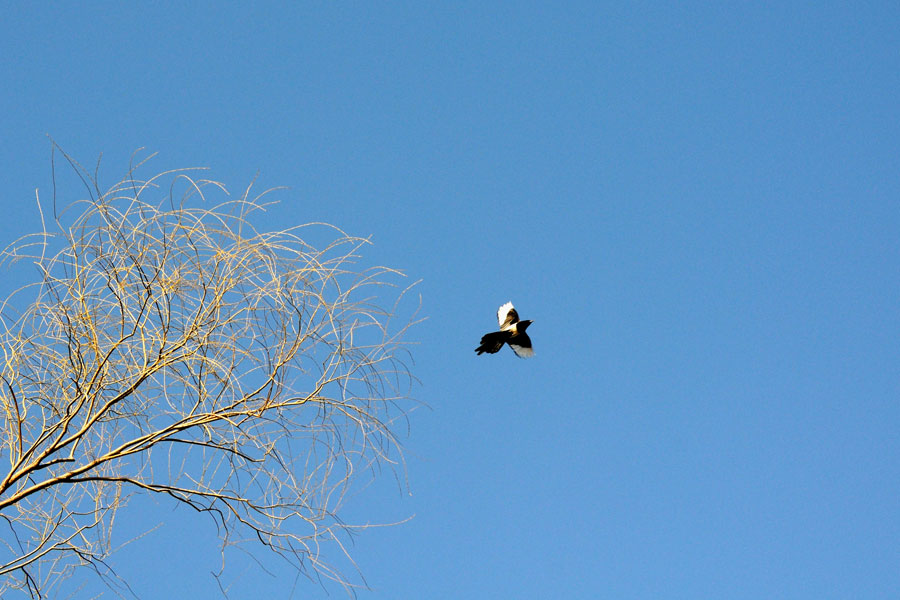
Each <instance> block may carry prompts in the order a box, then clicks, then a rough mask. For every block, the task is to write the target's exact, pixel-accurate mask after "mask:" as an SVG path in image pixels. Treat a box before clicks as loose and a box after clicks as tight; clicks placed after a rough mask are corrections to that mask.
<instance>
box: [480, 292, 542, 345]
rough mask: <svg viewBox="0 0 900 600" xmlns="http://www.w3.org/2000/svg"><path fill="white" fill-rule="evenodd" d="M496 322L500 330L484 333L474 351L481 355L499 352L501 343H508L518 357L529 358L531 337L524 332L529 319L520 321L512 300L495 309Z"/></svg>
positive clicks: (529, 322)
mask: <svg viewBox="0 0 900 600" xmlns="http://www.w3.org/2000/svg"><path fill="white" fill-rule="evenodd" d="M497 322H498V323H499V324H500V331H493V332H491V333H486V334H484V335H483V336H482V338H481V345H479V346H478V347H477V348H475V352H477V353H478V354H479V355H481V354H482V353H484V352H487V353H488V354H494V353H495V352H499V351H500V348H502V347H503V344H508V345H509V347H510V348H512V350H513V352H515V353H516V356H518V357H519V358H531V357H532V356H534V349H532V347H531V338H530V337H528V334H527V333H525V330H526V329H528V326H529V325H531V321H520V320H519V313H518V312H516V309H515V308H514V307H513V305H512V302H507V303H506V304H504V305H503V306H501V307H500V309H499V310H498V311H497Z"/></svg>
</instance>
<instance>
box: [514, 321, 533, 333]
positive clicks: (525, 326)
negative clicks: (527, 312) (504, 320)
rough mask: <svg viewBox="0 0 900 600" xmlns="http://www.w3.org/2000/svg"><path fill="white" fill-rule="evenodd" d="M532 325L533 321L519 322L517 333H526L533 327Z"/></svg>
mask: <svg viewBox="0 0 900 600" xmlns="http://www.w3.org/2000/svg"><path fill="white" fill-rule="evenodd" d="M531 323H532V321H531V320H528V321H519V322H518V323H516V330H517V331H525V330H526V329H528V326H529V325H531Z"/></svg>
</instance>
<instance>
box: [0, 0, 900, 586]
mask: <svg viewBox="0 0 900 600" xmlns="http://www.w3.org/2000/svg"><path fill="white" fill-rule="evenodd" d="M189 4H190V5H189V6H183V3H153V4H149V3H147V4H143V5H134V3H112V2H86V3H56V4H41V5H37V4H32V3H18V4H12V3H7V4H5V6H4V8H3V11H2V16H0V53H2V56H3V58H2V60H0V81H2V87H3V89H4V90H5V91H4V92H2V94H0V122H2V140H3V143H2V144H0V181H2V182H3V188H2V196H0V203H2V204H0V206H2V210H3V214H4V215H5V218H3V219H2V220H0V241H2V242H3V243H4V244H5V243H7V242H9V241H11V240H12V239H14V238H15V237H18V236H19V235H22V234H24V233H28V232H31V231H35V230H37V229H38V227H39V219H38V215H37V212H36V209H35V205H34V189H35V188H39V189H40V190H41V193H42V195H45V194H48V193H49V191H50V145H49V142H48V140H47V138H46V137H45V134H50V135H52V136H53V138H54V139H55V140H56V141H57V142H58V143H59V144H60V145H61V146H62V147H63V148H64V149H65V150H66V151H67V152H69V153H70V154H72V155H73V156H75V157H76V158H78V159H79V160H81V161H82V162H84V163H88V164H92V163H93V162H94V161H95V160H96V157H97V155H98V154H99V153H100V152H103V153H104V160H103V165H104V167H103V169H102V171H101V173H105V177H106V179H105V181H106V182H107V183H109V184H111V183H113V182H114V181H116V178H117V177H119V176H120V175H122V173H123V172H124V169H125V165H126V162H127V159H128V157H129V156H130V154H131V152H132V151H134V150H135V149H137V148H139V147H146V148H147V149H148V150H150V151H158V152H159V157H158V158H156V159H155V160H154V161H153V162H152V163H151V165H150V166H149V168H148V169H149V171H148V172H155V171H158V170H163V169H166V168H173V167H186V166H207V167H210V168H211V175H212V176H213V177H214V178H216V179H219V180H221V181H223V182H225V183H226V184H227V185H228V187H229V188H230V189H231V190H232V191H235V192H238V191H240V190H241V189H243V188H244V187H245V186H246V185H247V183H248V182H249V181H250V180H251V179H252V177H253V176H254V175H255V174H256V173H257V172H259V173H260V177H259V185H260V187H267V186H276V185H285V186H289V188H290V189H289V190H288V191H285V192H281V193H280V194H279V198H280V200H281V203H280V204H279V205H278V206H276V207H275V208H273V209H272V210H271V211H270V213H269V215H268V216H267V218H269V219H270V220H271V223H270V226H271V227H272V228H280V227H282V226H285V225H290V224H295V223H296V224H299V223H304V222H309V221H327V222H330V223H333V224H335V225H338V226H340V227H341V228H343V229H345V230H346V231H348V232H349V233H352V234H357V235H362V236H368V235H371V236H372V239H373V241H374V245H373V246H372V247H370V248H369V249H368V251H367V260H368V261H370V263H371V264H375V263H385V264H389V265H391V266H395V267H397V268H400V269H403V270H404V271H405V272H406V273H408V275H409V277H410V279H411V280H416V279H420V278H421V279H422V280H423V282H422V284H421V285H420V286H419V288H418V289H419V291H420V293H421V294H422V297H423V313H424V314H425V315H427V316H428V317H429V320H428V321H426V322H425V323H424V324H422V325H421V326H419V327H418V328H417V329H416V330H415V331H414V332H413V335H412V339H413V340H415V341H417V342H419V345H418V346H416V347H415V349H414V356H415V360H416V364H415V373H416V374H417V375H418V377H419V378H420V379H421V382H422V384H421V386H419V387H418V388H416V390H415V395H416V396H417V397H418V398H419V399H420V400H422V401H423V402H425V403H427V404H428V405H429V406H430V409H427V410H418V411H416V412H415V413H414V414H413V417H412V420H411V422H412V433H411V435H410V436H409V437H408V438H407V439H406V440H405V445H406V448H407V453H408V460H409V465H408V470H409V479H410V491H411V493H412V495H411V496H409V495H407V494H406V493H405V492H402V491H400V490H398V488H397V485H396V483H394V482H393V481H392V480H391V479H390V478H389V477H388V478H387V479H386V480H384V481H380V482H379V483H378V484H376V485H373V486H371V487H370V488H368V489H367V490H365V491H364V492H363V493H362V494H360V495H359V496H358V497H356V498H355V499H354V500H353V502H352V503H351V505H350V506H349V507H348V508H349V512H348V519H349V520H351V521H353V520H355V521H356V522H367V521H371V522H390V521H396V520H400V519H403V518H406V517H408V516H410V515H415V516H414V518H413V519H412V520H411V521H410V522H408V523H406V524H405V525H402V526H399V527H393V528H382V529H376V530H370V531H368V532H366V533H364V534H363V535H361V536H360V537H359V538H358V539H357V540H356V543H355V545H354V546H353V548H352V552H353V554H354V557H355V558H356V560H357V562H358V564H359V567H360V569H361V570H362V572H363V573H364V574H365V576H366V581H367V582H368V584H369V586H370V587H371V589H372V591H363V592H361V593H360V597H361V598H385V599H388V598H390V599H394V598H398V599H418V598H535V599H537V598H553V597H555V598H615V599H639V598H664V599H698V598H710V599H712V598H732V599H740V598H746V599H754V600H756V599H759V598H784V599H816V600H820V599H827V598H851V597H852V598H868V599H880V598H885V599H887V598H897V597H900V569H898V565H900V510H898V508H900V506H898V498H900V438H898V431H900V402H898V400H900V396H898V392H900V368H898V359H900V342H898V337H900V336H898V334H900V310H898V306H900V8H898V5H897V4H896V3H893V2H854V3H850V2H846V3H839V2H779V3H767V4H763V3H757V2H729V3H717V2H716V3H712V2H711V3H696V2H690V3H678V5H677V6H673V4H675V3H668V2H664V3H653V2H636V3H601V2H585V3H578V2H573V3H568V4H566V5H565V6H562V5H559V4H558V3H530V2H515V3H484V2H472V3H453V4H452V5H450V4H436V3H377V4H376V3H370V4H363V3H323V2H315V3H284V4H282V3H254V4H253V5H252V6H251V5H250V3H243V4H238V3H189ZM69 190H70V192H69V193H70V194H72V195H74V196H78V197H81V195H82V191H81V189H80V188H79V187H77V186H74V185H73V186H71V187H70V188H69ZM73 199H74V198H73ZM264 225H265V223H264ZM12 283H13V282H9V281H7V282H6V283H5V284H3V287H4V289H6V288H7V287H8V286H11V285H12ZM507 300H512V301H513V302H514V303H515V304H516V306H517V307H518V309H519V311H520V313H521V315H522V316H523V318H530V319H534V320H535V324H534V325H533V326H532V328H531V329H530V333H531V334H532V338H533V340H534V344H535V349H536V351H537V356H536V357H535V358H534V359H531V360H529V361H524V360H519V359H517V358H516V357H515V356H514V355H513V354H512V352H510V351H509V350H506V349H504V351H503V352H502V353H500V354H498V355H494V356H480V357H476V355H475V353H474V352H473V348H474V347H475V346H476V345H477V342H478V339H479V337H480V336H481V334H482V333H484V332H486V331H488V330H491V329H492V328H493V327H494V326H495V325H496V322H495V313H496V309H497V306H498V305H500V304H501V303H503V302H506V301H507ZM130 518H131V519H132V520H130V521H128V522H126V523H125V524H123V525H122V526H123V528H125V530H126V531H127V530H128V529H127V528H129V527H133V528H134V530H135V531H137V530H139V529H140V528H141V527H142V526H144V525H145V524H146V523H150V524H155V523H157V522H164V523H165V524H166V525H165V527H164V528H163V529H161V530H159V531H157V532H154V533H152V534H150V535H148V536H147V537H146V538H144V539H143V540H142V541H141V542H140V544H141V545H140V546H138V545H137V544H135V545H132V546H129V547H128V548H127V549H126V550H125V551H123V553H122V554H121V555H120V556H119V557H118V558H117V560H116V563H115V564H116V566H117V568H118V569H119V570H120V572H121V573H122V574H123V575H124V576H125V577H126V578H128V579H129V581H130V582H131V583H132V586H133V589H134V591H135V593H136V594H137V595H138V596H140V597H141V598H164V597H191V598H201V599H205V598H216V597H220V596H219V593H218V588H217V586H216V584H215V581H214V580H213V579H212V578H211V577H210V575H209V571H211V570H213V569H215V568H216V566H217V565H216V552H215V549H214V547H211V546H210V544H212V540H213V539H214V535H215V531H214V530H213V529H212V527H211V525H210V524H209V523H207V522H200V523H199V524H198V523H197V522H196V521H195V520H194V519H193V515H188V514H186V513H184V512H176V513H173V512H171V510H169V509H168V508H167V507H160V506H157V507H152V506H150V507H144V508H143V509H142V510H140V511H133V512H132V513H131V517H130ZM262 556H265V555H262ZM236 565H238V566H237V567H236V569H238V570H239V572H238V571H236V572H238V576H237V577H236V580H237V581H236V583H235V584H234V585H235V587H234V588H233V590H232V591H233V594H232V597H237V598H240V597H253V596H254V595H256V597H271V598H275V597H288V595H289V593H290V591H291V588H292V586H293V585H294V581H293V580H292V579H291V578H290V577H289V576H287V574H285V573H284V572H281V571H279V570H278V568H277V566H274V565H270V566H272V569H273V572H274V576H270V575H267V574H264V573H262V572H261V571H260V570H259V569H258V568H256V567H254V566H253V565H252V564H242V563H241V562H240V561H237V562H236ZM326 591H327V592H328V593H330V594H331V595H330V596H329V597H340V595H341V592H340V590H339V589H337V588H334V587H333V586H330V587H327V588H326V590H323V589H322V588H320V587H318V586H317V585H316V584H314V583H309V582H306V581H305V580H301V581H300V582H297V584H296V588H295V591H294V597H296V598H319V597H326ZM81 593H86V592H85V591H82V592H81ZM76 597H77V596H76Z"/></svg>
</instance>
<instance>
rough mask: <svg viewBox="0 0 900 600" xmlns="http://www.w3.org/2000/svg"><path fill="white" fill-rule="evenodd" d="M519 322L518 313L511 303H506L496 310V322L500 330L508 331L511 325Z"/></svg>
mask: <svg viewBox="0 0 900 600" xmlns="http://www.w3.org/2000/svg"><path fill="white" fill-rule="evenodd" d="M518 320H519V313H517V312H516V309H515V308H513V305H512V302H507V303H506V304H504V305H503V306H501V307H500V308H499V309H498V310H497V322H498V323H500V329H501V330H503V329H509V328H510V327H512V325H513V323H515V322H517V321H518Z"/></svg>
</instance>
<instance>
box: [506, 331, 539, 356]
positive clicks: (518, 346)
mask: <svg viewBox="0 0 900 600" xmlns="http://www.w3.org/2000/svg"><path fill="white" fill-rule="evenodd" d="M507 343H508V344H509V347H510V348H512V349H513V352H515V353H516V356H518V357H519V358H531V357H532V356H534V348H532V347H531V338H530V337H528V334H526V333H520V334H519V335H517V336H515V337H514V338H512V339H511V340H509V341H508V342H507Z"/></svg>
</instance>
